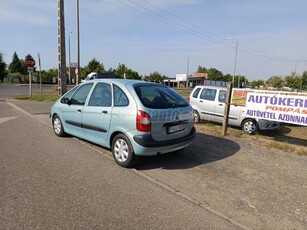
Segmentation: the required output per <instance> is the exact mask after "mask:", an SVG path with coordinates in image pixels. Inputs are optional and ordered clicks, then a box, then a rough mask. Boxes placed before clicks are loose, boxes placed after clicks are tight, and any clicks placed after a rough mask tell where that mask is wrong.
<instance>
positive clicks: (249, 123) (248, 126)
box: [242, 119, 258, 134]
mask: <svg viewBox="0 0 307 230" xmlns="http://www.w3.org/2000/svg"><path fill="white" fill-rule="evenodd" d="M242 130H244V131H245V132H247V133H248V134H255V133H256V131H257V130H258V124H257V122H256V121H255V120H253V119H245V120H244V121H243V122H242Z"/></svg>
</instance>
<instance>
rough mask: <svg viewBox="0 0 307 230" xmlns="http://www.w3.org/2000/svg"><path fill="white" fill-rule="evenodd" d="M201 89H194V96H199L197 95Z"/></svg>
mask: <svg viewBox="0 0 307 230" xmlns="http://www.w3.org/2000/svg"><path fill="white" fill-rule="evenodd" d="M199 91H200V88H197V89H196V90H195V91H194V93H193V95H192V97H194V98H197V97H198V94H199Z"/></svg>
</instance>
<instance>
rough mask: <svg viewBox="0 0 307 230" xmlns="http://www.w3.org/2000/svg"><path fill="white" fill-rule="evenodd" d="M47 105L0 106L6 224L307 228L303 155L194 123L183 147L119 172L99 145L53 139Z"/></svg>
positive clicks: (306, 163) (306, 169)
mask: <svg viewBox="0 0 307 230" xmlns="http://www.w3.org/2000/svg"><path fill="white" fill-rule="evenodd" d="M51 104H52V103H46V102H44V103H42V102H24V101H10V102H8V103H6V102H3V103H0V132H1V134H2V136H5V138H4V139H2V140H0V147H1V149H4V150H5V151H4V152H3V153H2V151H1V154H0V157H1V158H0V159H1V164H0V167H1V181H0V182H1V188H0V194H5V195H3V196H2V195H1V204H0V208H1V209H0V211H1V213H0V214H1V215H0V216H1V217H0V223H2V222H3V221H4V222H3V223H5V226H10V227H12V228H20V227H21V228H27V229H29V228H33V227H39V228H41V227H46V226H47V228H98V229H101V228H104V229H105V228H115V229H119V228H120V229H141V228H142V229H143V228H144V229H211V228H214V229H228V228H239V229H240V228H242V229H307V199H306V197H307V177H306V172H307V158H306V157H304V156H297V155H295V154H289V153H285V152H282V151H279V150H276V149H269V148H266V147H262V146H259V145H256V144H255V143H254V142H253V141H252V140H251V141H246V140H243V139H239V138H229V137H228V138H221V137H219V136H217V135H214V134H212V133H207V132H206V130H203V129H202V127H201V126H198V127H197V130H198V134H197V137H196V139H195V141H194V142H193V144H192V145H191V146H190V147H188V148H187V149H186V150H184V151H182V152H180V153H176V154H168V155H165V156H161V157H158V158H157V157H148V158H144V159H142V160H141V161H140V162H139V164H138V165H137V167H136V169H132V170H129V169H123V168H120V167H119V166H117V165H116V164H115V163H114V161H113V160H112V158H111V153H110V151H108V150H106V149H103V148H101V147H99V146H96V145H92V144H90V143H88V142H85V141H82V140H78V139H76V138H72V137H68V138H57V137H56V136H55V135H54V134H53V133H52V129H51V127H50V121H49V119H48V113H49V111H50V107H51ZM12 117H13V118H12ZM14 117H16V118H14ZM9 118H11V120H8V119H9ZM1 119H2V122H3V123H1ZM4 134H5V135H4ZM255 138H257V137H255ZM305 139H306V137H305ZM15 140H16V141H15ZM13 143H14V144H13ZM16 167H17V168H16ZM8 168H9V169H10V170H8ZM2 175H3V176H2ZM28 182H29V184H32V185H27V184H28ZM2 184H4V185H5V186H2ZM35 191H38V192H35ZM117 198H118V199H117ZM105 199H106V200H105ZM119 200H121V201H119ZM96 204H97V205H96ZM98 206H99V207H98ZM20 210H24V212H25V213H20V212H21V211H20ZM29 212H30V213H31V214H29ZM3 213H4V215H3ZM107 213H108V214H107ZM37 215H38V216H37ZM83 216H84V217H83ZM21 217H22V218H21ZM86 218H89V219H88V220H89V221H87V219H86ZM27 220H30V221H27ZM55 220H56V223H52V222H53V221H55ZM130 222H131V224H130ZM13 223H17V225H16V224H15V225H14V224H13ZM28 223H30V224H29V225H27V224H28Z"/></svg>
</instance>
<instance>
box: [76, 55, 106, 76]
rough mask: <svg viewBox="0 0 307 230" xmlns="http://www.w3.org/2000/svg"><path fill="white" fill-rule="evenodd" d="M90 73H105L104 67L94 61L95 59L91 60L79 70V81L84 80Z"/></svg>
mask: <svg viewBox="0 0 307 230" xmlns="http://www.w3.org/2000/svg"><path fill="white" fill-rule="evenodd" d="M91 72H96V73H105V72H106V71H105V69H104V65H103V63H100V62H99V61H97V60H96V58H93V59H92V60H91V61H89V63H88V64H87V66H85V67H84V68H82V70H81V79H84V78H86V76H87V75H88V74H89V73H91Z"/></svg>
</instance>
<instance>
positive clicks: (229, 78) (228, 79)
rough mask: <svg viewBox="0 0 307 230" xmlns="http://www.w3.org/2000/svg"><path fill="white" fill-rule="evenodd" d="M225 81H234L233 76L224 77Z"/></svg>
mask: <svg viewBox="0 0 307 230" xmlns="http://www.w3.org/2000/svg"><path fill="white" fill-rule="evenodd" d="M223 79H224V81H232V75H231V74H229V73H228V74H226V75H224V76H223Z"/></svg>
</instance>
